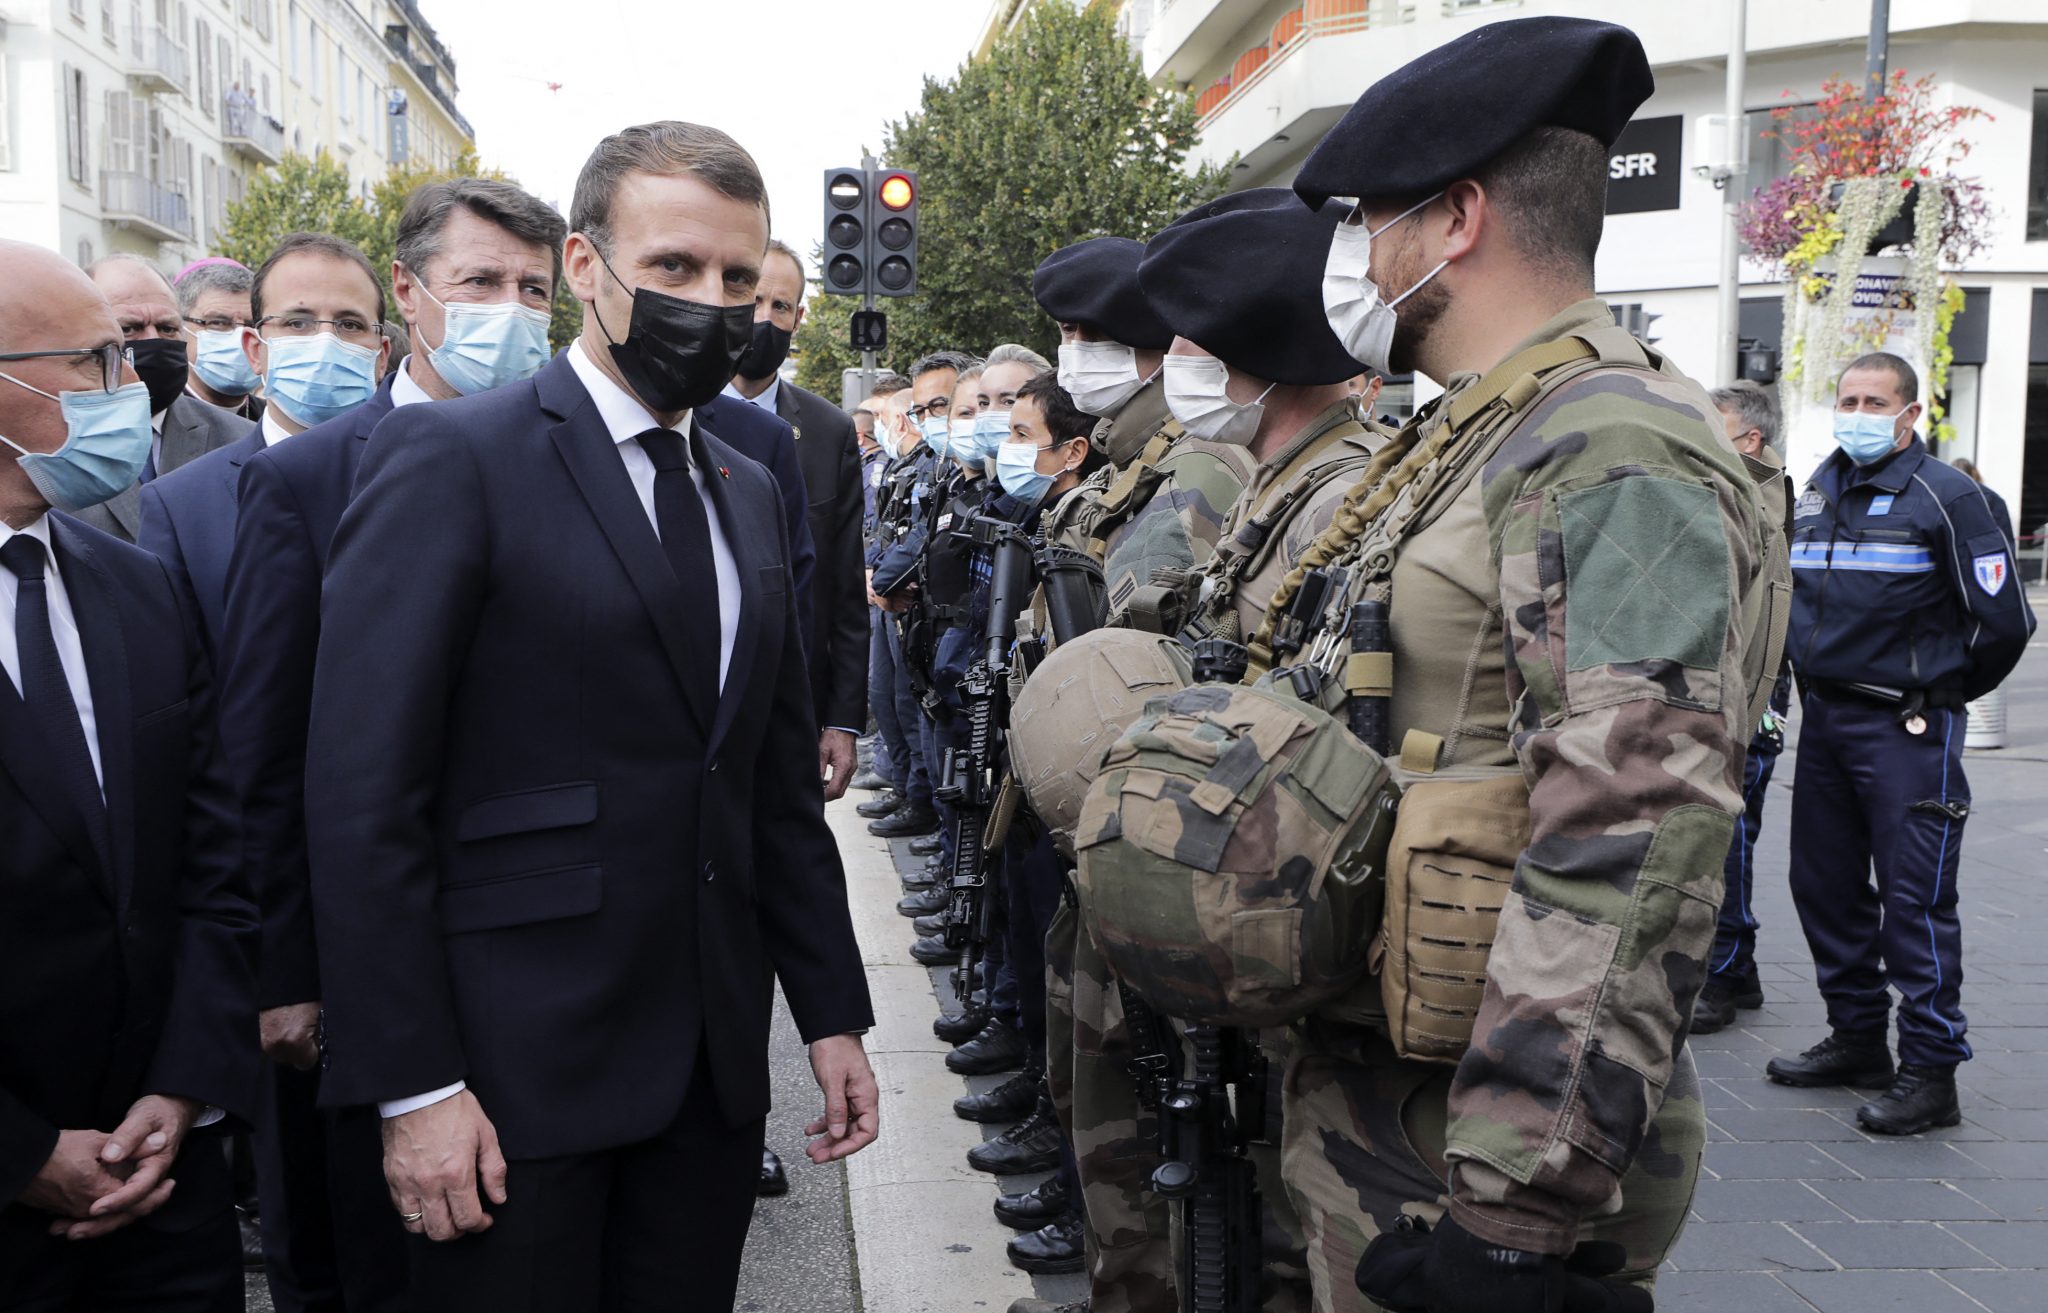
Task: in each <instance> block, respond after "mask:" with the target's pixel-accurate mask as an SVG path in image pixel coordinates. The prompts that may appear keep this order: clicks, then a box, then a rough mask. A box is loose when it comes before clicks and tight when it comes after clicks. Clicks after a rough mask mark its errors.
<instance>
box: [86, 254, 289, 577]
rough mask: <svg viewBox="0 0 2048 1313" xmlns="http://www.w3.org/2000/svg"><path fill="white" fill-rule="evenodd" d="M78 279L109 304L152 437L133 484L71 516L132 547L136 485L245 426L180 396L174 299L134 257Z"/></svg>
mask: <svg viewBox="0 0 2048 1313" xmlns="http://www.w3.org/2000/svg"><path fill="white" fill-rule="evenodd" d="M86 276H87V277H89V278H91V279H92V280H93V282H94V283H95V284H96V285H97V286H98V287H99V289H100V291H101V292H102V293H104V294H105V296H106V298H107V301H108V303H109V304H110V305H112V306H113V308H114V316H115V318H116V319H117V320H119V321H120V324H121V332H122V335H123V337H124V338H125V340H126V341H127V343H128V345H129V347H130V348H131V349H132V350H133V351H134V352H135V371H136V373H137V374H138V375H140V377H141V379H142V381H143V382H144V383H146V384H148V385H149V409H150V424H151V426H152V427H153V428H154V429H155V437H154V438H153V439H152V440H151V442H150V450H149V460H148V463H147V464H145V465H144V466H143V467H142V475H141V478H140V479H139V480H137V481H136V482H135V483H131V484H129V485H128V486H127V487H126V488H124V489H122V490H121V491H120V492H119V493H117V494H116V495H114V496H113V497H111V498H109V499H108V500H106V501H105V502H103V503H101V504H99V505H96V506H89V507H87V508H86V509H85V510H83V511H81V512H79V515H78V518H79V519H81V520H83V521H85V522H86V523H87V524H90V525H91V526H92V527H93V528H95V529H100V530H104V531H105V532H107V533H110V534H113V535H114V536H115V537H116V538H119V539H120V540H121V541H122V542H130V543H132V542H135V541H136V540H137V535H138V534H139V533H140V532H141V525H142V506H141V500H140V494H141V489H142V485H143V484H145V483H148V482H149V481H150V480H152V479H154V478H156V477H157V476H158V475H159V474H168V473H170V472H171V471H172V470H175V469H177V468H179V467H180V466H182V465H186V464H188V463H190V462H192V461H195V460H197V459H199V458H200V457H201V456H204V455H206V454H207V453H208V452H210V451H218V450H220V449H221V448H222V447H225V446H227V445H228V444H229V443H231V442H233V441H234V440H235V439H237V438H239V437H241V436H242V435H243V434H245V433H247V432H248V431H249V428H250V424H249V421H248V420H245V419H243V418H241V417H240V416H238V415H234V414H231V413H229V412H228V411H224V410H221V409H220V408H219V407H217V406H209V405H207V404H206V403H205V402H203V401H201V400H199V398H197V397H195V396H192V395H191V394H190V393H188V392H186V390H185V388H186V384H187V382H188V381H189V379H190V372H189V366H188V364H187V359H186V353H187V351H188V350H189V349H190V344H191V334H190V333H188V332H187V331H186V329H185V320H184V316H183V315H181V314H180V313H179V311H178V294H177V292H176V291H175V290H173V289H172V287H171V282H170V279H168V278H166V277H164V275H163V273H162V271H160V270H159V269H158V268H157V267H156V266H155V265H153V264H151V263H149V261H147V260H145V259H143V258H142V257H141V256H139V255H129V254H127V253H125V252H122V253H117V254H114V255H109V256H107V257H106V258H105V259H102V260H98V261H95V262H94V264H93V266H92V268H91V269H89V270H87V271H86Z"/></svg>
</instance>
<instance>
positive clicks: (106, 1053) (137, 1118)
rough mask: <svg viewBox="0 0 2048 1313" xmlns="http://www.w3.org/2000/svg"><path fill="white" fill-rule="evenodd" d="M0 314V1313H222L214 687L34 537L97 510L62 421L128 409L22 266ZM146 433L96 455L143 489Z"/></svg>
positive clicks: (235, 1062) (220, 903)
mask: <svg viewBox="0 0 2048 1313" xmlns="http://www.w3.org/2000/svg"><path fill="white" fill-rule="evenodd" d="M0 288H4V289H5V291H4V293H0V434H5V435H6V437H7V440H8V442H9V443H10V444H11V446H12V448H15V449H19V450H20V451H25V452H27V453H28V455H26V456H19V455H17V453H16V451H15V450H9V451H8V453H7V455H6V457H5V458H0V674H4V678H0V853H5V854H6V857H5V860H4V861H0V1309H9V1310H13V1309H35V1310H43V1309H70V1308H84V1309H102V1308H124V1309H135V1310H150V1311H152V1313H154V1311H162V1313H171V1311H173V1310H175V1311H177V1313H187V1311H190V1313H225V1310H238V1309H240V1308H241V1307H242V1274H241V1263H240V1257H239V1252H240V1247H239V1243H238V1240H237V1237H236V1232H235V1223H234V1215H233V1211H232V1206H231V1200H230V1196H229V1189H228V1180H227V1163H226V1159H225V1158H224V1157H223V1155H222V1154H221V1152H220V1148H219V1145H218V1143H217V1142H211V1143H209V1142H207V1141H209V1140H211V1133H210V1132H209V1133H207V1134H204V1135H202V1134H199V1133H198V1132H200V1131H201V1130H202V1128H205V1127H208V1126H210V1125H214V1124H218V1123H219V1122H220V1121H221V1119H222V1118H223V1115H224V1114H225V1113H230V1112H231V1113H234V1114H236V1115H238V1116H239V1115H246V1114H247V1113H248V1112H249V1111H250V1110H251V1106H252V1102H253V1098H252V1096H253V1094H254V1089H255V1083H256V1067H257V1055H256V1033H255V1007H254V1004H253V1000H252V997H251V988H250V986H251V981H250V957H251V954H252V952H253V950H254V946H255V943H254V941H255V928H256V926H255V912H254V909H253V908H252V907H251V906H250V904H249V900H248V898H247V897H246V895H245V891H244V888H243V885H242V883H241V879H240V875H239V871H238V867H237V864H236V860H235V858H236V854H235V845H234V824H233V814H232V802H231V799H230V797H229V794H228V786H227V777H226V771H225V769H224V767H223V766H222V763H221V760H220V755H219V752H218V749H217V747H216V744H215V740H214V732H213V714H212V713H213V692H212V684H211V679H210V676H209V674H208V671H207V665H206V661H205V658H204V656H203V655H202V654H201V652H200V650H199V646H198V641H197V637H196V635H195V634H194V633H193V621H192V618H191V617H190V616H188V615H187V614H186V613H185V612H184V610H183V608H182V606H181V605H180V602H179V598H178V594H177V591H176V589H175V588H174V587H173V585H172V584H171V582H170V580H169V579H168V578H167V577H166V575H165V573H164V569H163V567H162V566H161V565H160V564H158V563H157V561H155V560H154V559H153V558H151V557H150V556H149V555H148V554H147V553H144V552H141V551H138V550H137V549H135V548H134V547H131V546H129V545H128V544H126V543H122V542H120V541H118V540H116V539H114V538H112V537H109V536H108V535H105V534H102V533H100V532H98V531H97V530H94V529H90V528H87V527H85V526H84V525H82V524H80V523H79V522H78V521H77V520H75V519H71V518H69V517H67V516H65V515H61V514H58V515H52V514H50V513H49V504H50V501H51V500H53V499H54V500H57V501H59V502H61V503H62V504H65V505H70V506H79V505H82V504H84V503H85V501H86V499H87V498H88V497H89V496H90V495H92V493H91V491H90V490H91V489H93V488H94V487H95V486H98V491H99V494H100V495H104V494H105V493H106V492H108V491H111V489H110V488H108V487H105V486H103V485H96V483H95V480H94V479H92V478H89V477H81V475H82V474H84V473H86V472H85V471H83V470H81V469H80V468H79V467H77V466H74V465H71V464H70V463H69V462H68V461H67V460H66V459H64V458H60V457H56V456H55V455H54V453H57V452H59V451H60V450H62V449H63V448H65V446H66V439H67V429H68V426H67V422H66V420H65V417H64V412H63V411H61V410H60V409H59V408H58V405H57V402H56V398H57V396H58V395H60V394H63V393H80V394H86V395H88V396H101V395H104V394H105V393H106V391H107V389H109V388H111V387H120V386H135V385H136V380H135V376H134V374H133V373H132V372H131V371H129V370H127V369H125V368H124V367H122V366H121V365H120V363H119V357H118V356H114V357H111V358H109V357H106V356H103V355H95V354H91V351H92V349H95V348H118V347H119V346H120V344H121V331H120V327H119V325H118V324H117V322H116V321H115V318H114V316H113V314H112V312H111V311H110V309H109V307H108V305H107V302H106V300H105V298H104V297H103V296H102V295H101V294H100V293H99V292H98V291H97V290H96V289H95V288H94V286H93V284H92V283H91V282H90V281H89V280H88V279H87V278H86V277H85V276H84V275H83V274H81V273H80V272H79V271H78V270H77V269H76V268H74V267H72V266H71V265H70V264H68V263H67V262H65V261H64V260H62V259H60V258H59V257H57V256H55V255H53V254H51V253H49V252H46V251H41V250H38V249H36V248H34V247H29V246H26V245H23V244H21V243H17V242H0ZM110 372H111V374H112V376H111V377H109V373H110ZM109 400H110V402H111V398H110V399H109ZM122 404H123V403H112V404H111V405H110V409H111V410H114V411H117V412H118V410H119V409H120V407H121V405H122ZM146 413H147V412H146V411H145V410H144V409H143V405H142V398H140V397H139V396H138V397H137V399H136V401H135V403H134V409H133V412H132V420H133V428H132V433H131V432H130V431H129V430H124V429H122V427H121V426H120V424H119V423H115V424H113V425H111V426H109V425H108V424H107V423H105V422H104V421H103V422H102V423H101V424H99V425H96V426H95V429H94V431H95V432H96V433H99V434H101V435H102V436H103V437H105V436H106V435H109V434H112V433H115V432H119V433H121V434H122V436H123V439H124V440H126V439H127V438H129V437H131V436H132V439H133V446H132V448H130V449H129V450H128V454H130V455H132V457H133V464H134V465H135V466H140V464H141V463H142V460H143V459H145V456H146V451H147V438H148V429H147V427H146V420H145V416H146ZM100 450H101V452H102V454H106V453H107V448H106V447H105V446H102V447H101V448H100ZM31 458H33V459H35V460H36V462H37V464H36V467H35V473H34V475H33V476H32V475H31V473H30V470H29V465H28V461H29V460H30V459H31ZM187 1150H190V1152H187ZM173 1185H175V1186H176V1190H175V1192H173V1189H172V1187H173Z"/></svg>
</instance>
